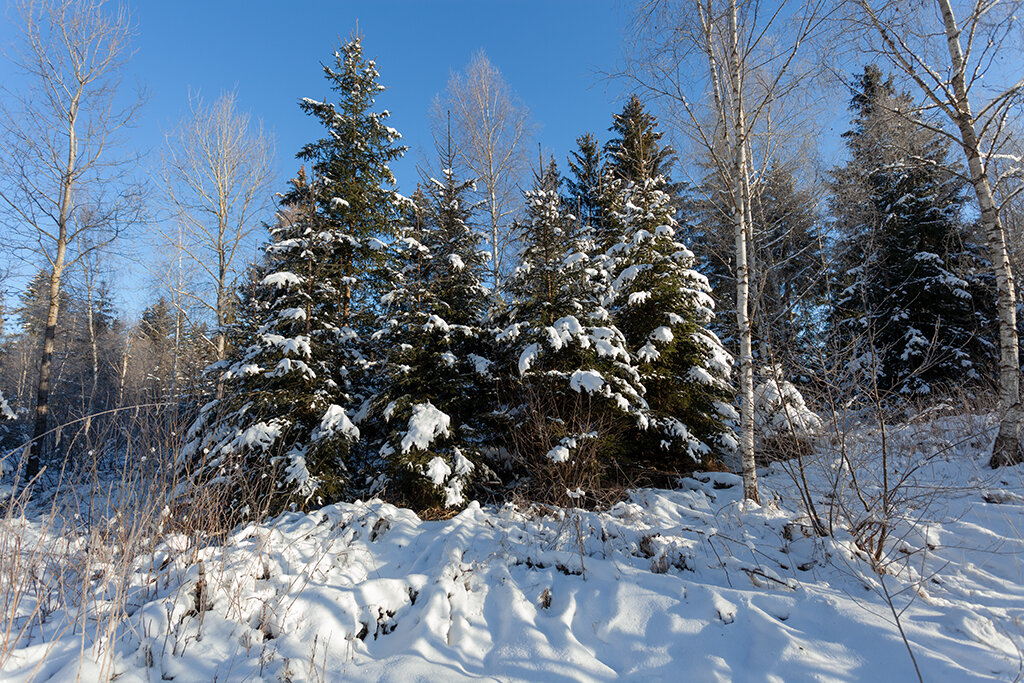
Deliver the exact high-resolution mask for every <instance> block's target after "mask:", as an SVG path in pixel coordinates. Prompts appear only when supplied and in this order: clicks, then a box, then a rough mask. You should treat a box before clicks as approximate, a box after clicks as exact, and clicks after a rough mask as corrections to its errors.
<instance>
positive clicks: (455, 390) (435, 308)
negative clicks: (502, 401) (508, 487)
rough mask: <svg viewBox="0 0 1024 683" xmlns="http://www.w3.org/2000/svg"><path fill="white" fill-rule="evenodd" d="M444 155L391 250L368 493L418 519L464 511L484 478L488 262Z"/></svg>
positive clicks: (467, 186) (467, 188)
mask: <svg viewBox="0 0 1024 683" xmlns="http://www.w3.org/2000/svg"><path fill="white" fill-rule="evenodd" d="M453 161H454V159H453V156H452V154H451V151H450V149H448V150H442V154H441V166H442V179H440V180H438V179H435V178H430V179H428V181H427V183H426V185H427V189H426V192H425V193H424V192H417V194H416V196H415V197H414V208H413V211H412V216H411V220H410V221H409V223H410V224H409V225H408V226H407V227H405V228H404V229H403V230H402V231H401V234H400V235H399V238H398V239H397V240H395V242H394V246H393V248H394V250H395V251H396V252H397V259H398V262H399V263H400V264H401V266H400V269H399V272H398V273H397V274H396V276H395V277H394V280H395V285H394V288H393V289H392V290H391V291H390V292H388V293H387V294H386V295H385V296H384V298H383V304H384V306H385V311H384V315H383V320H384V327H383V328H382V329H381V330H380V331H379V332H378V333H376V334H375V339H376V341H377V342H378V344H379V346H380V348H381V349H383V350H384V352H385V354H386V355H385V358H384V361H383V363H382V364H381V389H380V392H379V394H378V395H377V396H376V397H375V399H374V402H373V409H372V413H371V414H372V416H373V417H374V421H375V422H378V423H383V424H384V428H383V430H384V436H383V443H382V444H381V446H380V449H379V458H378V460H377V466H376V469H377V471H378V472H379V476H378V478H377V480H376V481H375V482H374V485H373V487H372V491H373V492H374V493H378V494H380V495H383V496H384V497H386V498H388V499H389V500H392V501H395V502H397V503H401V504H404V505H409V506H411V507H414V508H416V509H427V508H432V507H439V506H444V507H461V506H462V505H464V504H465V503H466V502H467V500H468V494H469V489H470V487H471V485H472V483H473V482H474V480H477V479H479V478H481V477H484V476H485V475H486V473H487V466H486V465H485V464H484V462H483V458H482V449H483V446H484V445H485V439H486V438H487V437H488V433H489V431H490V430H488V429H485V428H484V421H485V420H486V419H487V416H488V414H489V413H490V412H491V410H492V409H491V405H492V403H493V395H494V380H493V377H492V374H491V366H492V362H493V361H492V360H491V358H490V356H491V355H492V354H491V348H492V337H493V335H492V333H491V331H490V330H489V329H488V328H487V327H485V318H486V315H487V308H488V303H489V299H490V297H489V290H488V289H487V288H486V287H485V286H484V284H483V282H484V280H485V279H486V277H487V254H486V252H484V251H482V250H481V248H480V236H479V233H477V232H476V231H474V230H473V229H472V227H471V225H470V219H471V216H472V212H473V210H474V205H473V204H472V202H471V199H470V192H471V191H472V189H473V183H472V181H461V180H459V179H457V178H456V177H455V174H454V171H453V170H452V168H453Z"/></svg>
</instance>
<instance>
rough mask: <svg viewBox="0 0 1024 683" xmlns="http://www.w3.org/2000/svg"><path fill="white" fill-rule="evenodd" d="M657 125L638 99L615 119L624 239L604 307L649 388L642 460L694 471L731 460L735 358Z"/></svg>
mask: <svg viewBox="0 0 1024 683" xmlns="http://www.w3.org/2000/svg"><path fill="white" fill-rule="evenodd" d="M656 125H657V121H656V119H655V118H654V116H653V115H651V114H650V113H648V112H647V111H645V109H644V107H643V104H642V102H640V101H639V100H638V99H637V98H635V97H634V98H632V99H631V100H630V102H629V103H628V104H627V105H626V107H625V109H624V110H623V112H622V113H621V114H619V115H617V116H616V117H615V125H614V126H613V130H615V131H618V132H619V133H620V137H619V138H617V139H614V140H613V141H612V142H611V143H609V145H608V152H609V162H608V166H609V169H610V173H611V175H612V178H613V179H614V184H613V189H614V191H615V193H616V197H615V199H614V201H613V202H612V203H611V206H612V209H613V217H614V221H613V224H614V231H613V232H615V233H617V234H619V235H620V241H619V242H618V243H616V244H614V245H612V246H611V247H609V248H608V249H607V250H606V251H605V254H604V258H605V263H606V264H607V265H608V268H609V271H610V274H611V281H610V283H609V289H608V293H607V296H606V305H607V308H608V310H609V311H610V313H611V319H612V321H613V322H614V323H615V325H616V326H617V327H618V329H620V330H621V331H622V333H623V335H624V336H625V339H626V343H627V346H628V348H629V351H630V354H631V356H632V358H633V362H634V363H635V365H636V367H637V369H638V371H639V373H640V380H641V382H642V384H643V386H644V387H645V388H646V399H647V402H648V404H649V406H650V410H651V415H652V419H651V426H650V428H649V429H647V430H644V431H642V432H640V433H639V434H638V437H637V444H638V445H639V446H640V448H639V450H638V454H637V457H638V458H644V459H648V460H649V461H650V463H651V464H654V465H655V466H660V467H662V468H665V467H667V468H669V469H676V468H679V467H683V466H692V464H693V462H695V461H696V462H699V461H701V460H702V459H703V458H704V456H707V455H710V454H717V455H723V454H726V453H729V452H731V450H732V449H733V448H734V446H735V439H734V437H733V435H732V433H731V431H730V430H729V428H728V427H727V426H726V424H725V422H724V421H725V420H727V419H731V418H733V417H735V411H734V410H733V409H732V408H731V406H730V404H731V402H732V387H731V384H730V381H729V375H730V372H731V365H732V358H731V356H730V355H729V354H728V353H727V352H726V351H725V349H724V348H723V347H722V345H721V343H720V341H719V339H718V337H717V336H716V335H715V334H714V333H713V332H712V331H711V330H710V329H709V325H710V324H711V322H712V320H713V318H714V312H713V310H714V301H713V300H712V298H711V296H710V286H709V283H708V280H707V278H706V277H704V276H703V275H701V274H700V273H698V272H697V271H695V270H694V266H695V258H694V255H693V253H692V252H691V251H690V250H689V249H687V248H686V246H685V245H684V244H683V243H682V242H681V241H680V236H679V231H680V229H681V228H680V225H679V223H678V221H677V219H676V216H677V214H678V212H679V207H680V205H681V204H682V200H681V198H680V196H679V192H680V189H679V186H678V185H674V184H673V183H672V182H671V180H670V179H669V178H668V176H667V175H666V174H667V173H668V172H669V171H670V169H671V164H672V162H673V159H674V155H673V152H672V150H671V148H669V147H662V146H660V144H659V141H660V139H661V137H662V135H661V133H660V132H658V131H657V129H656Z"/></svg>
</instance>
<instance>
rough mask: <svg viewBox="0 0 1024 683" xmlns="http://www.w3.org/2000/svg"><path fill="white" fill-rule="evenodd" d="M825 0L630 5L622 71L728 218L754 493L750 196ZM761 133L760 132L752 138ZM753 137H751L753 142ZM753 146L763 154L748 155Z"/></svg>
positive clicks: (745, 442) (746, 455)
mask: <svg viewBox="0 0 1024 683" xmlns="http://www.w3.org/2000/svg"><path fill="white" fill-rule="evenodd" d="M824 12H825V5H824V2H823V1H822V0H808V1H807V2H806V3H805V4H801V5H800V6H799V7H797V3H795V2H793V3H786V2H782V3H780V4H779V5H777V6H775V7H772V8H769V7H766V6H763V5H762V4H761V3H758V2H756V0H648V1H647V2H644V3H642V4H641V5H640V7H639V8H638V11H637V18H636V23H635V26H634V32H633V41H632V45H631V48H632V52H631V54H630V60H629V62H628V66H627V70H626V73H625V75H626V76H627V77H628V78H629V79H630V80H631V81H632V82H633V83H634V85H635V86H637V87H638V88H640V89H641V90H644V91H646V92H648V93H649V94H651V95H653V96H655V97H659V98H661V99H662V100H663V101H664V102H665V103H666V104H667V105H668V106H669V107H670V109H671V110H673V111H674V112H675V114H676V119H675V120H676V122H677V123H678V124H679V126H680V128H681V129H682V131H683V132H684V133H685V134H686V135H687V137H688V138H689V139H690V140H691V141H692V143H693V144H694V146H695V147H696V148H697V149H698V150H699V151H700V152H701V154H702V156H706V158H707V159H708V161H709V165H710V168H711V171H712V173H713V174H714V176H715V177H716V178H717V181H718V185H719V187H720V189H721V196H722V197H723V198H724V199H725V202H726V206H727V210H728V212H729V214H730V219H731V220H730V222H731V224H732V233H733V237H732V241H733V256H734V263H735V274H736V328H737V333H738V339H739V366H740V378H739V379H740V381H739V384H740V400H741V417H740V421H741V428H740V451H741V458H742V467H743V488H744V496H745V497H746V498H747V499H749V500H753V501H758V500H759V497H760V496H759V494H758V487H757V472H756V468H755V462H754V358H753V344H752V336H753V329H752V325H753V316H752V315H751V306H752V301H753V299H754V297H752V292H751V284H752V282H751V262H750V259H751V258H752V252H751V245H752V242H753V241H752V238H751V231H752V223H753V220H752V215H751V205H752V202H751V197H752V196H753V193H754V192H755V191H756V187H755V185H756V183H757V182H759V179H760V178H761V177H762V176H763V175H764V174H763V171H764V170H766V169H767V168H768V167H769V165H770V163H771V159H772V156H773V153H774V144H775V143H774V142H773V138H772V132H773V129H774V125H773V124H774V122H775V121H776V119H777V118H778V114H779V111H780V109H781V108H782V106H783V103H784V102H785V100H786V98H787V97H788V96H789V95H791V94H792V93H793V92H794V91H795V90H796V89H797V87H798V86H799V85H800V84H801V82H802V81H803V79H802V76H803V75H804V73H805V71H806V69H805V67H804V65H801V64H799V63H798V62H797V55H798V53H799V52H800V49H801V47H803V45H804V43H805V42H806V41H807V40H808V39H809V38H810V37H811V36H812V35H813V34H814V33H815V32H816V31H817V30H818V29H819V27H820V25H821V22H822V16H823V14H824ZM758 138H760V139H758ZM755 142H757V143H758V144H757V145H755ZM755 150H756V151H758V152H759V155H760V160H758V159H755V158H753V152H754V151H755Z"/></svg>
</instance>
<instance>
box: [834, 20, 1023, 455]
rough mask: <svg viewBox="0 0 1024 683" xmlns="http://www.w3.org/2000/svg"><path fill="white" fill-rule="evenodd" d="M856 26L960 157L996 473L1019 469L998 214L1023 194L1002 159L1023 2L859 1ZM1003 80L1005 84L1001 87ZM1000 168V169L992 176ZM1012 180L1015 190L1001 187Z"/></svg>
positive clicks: (1011, 296)
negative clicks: (994, 329) (991, 329)
mask: <svg viewBox="0 0 1024 683" xmlns="http://www.w3.org/2000/svg"><path fill="white" fill-rule="evenodd" d="M855 6H856V9H857V11H856V12H855V14H854V15H853V16H852V17H851V20H852V22H853V23H854V24H855V25H857V26H860V27H863V28H866V29H867V31H866V35H867V36H868V41H869V43H868V49H870V50H871V51H872V52H874V53H875V54H878V55H881V56H882V57H884V58H885V59H886V60H887V61H888V62H889V63H890V64H891V65H892V66H894V67H895V68H896V69H897V70H898V71H899V72H901V73H902V74H903V75H904V76H905V77H906V78H907V79H908V80H909V81H910V82H912V83H913V84H914V85H916V86H917V88H918V89H919V90H920V92H921V94H922V95H923V97H924V100H925V104H924V108H925V109H926V110H927V111H929V112H932V113H934V114H936V115H937V116H940V117H942V118H944V119H945V120H946V122H948V123H949V124H951V126H952V129H953V130H952V131H949V130H946V129H945V128H944V127H943V126H940V125H935V126H933V130H935V131H936V132H939V133H941V134H943V135H946V136H948V137H949V138H951V139H952V140H953V142H954V143H955V144H956V146H958V147H959V148H960V149H962V150H963V152H964V155H965V159H966V162H967V169H968V172H967V174H966V175H965V176H964V177H965V179H966V180H967V181H968V182H969V183H970V185H971V187H972V188H974V193H975V196H976V198H977V201H978V209H979V210H980V217H981V224H982V228H983V234H984V238H985V242H986V246H987V248H988V253H989V259H990V260H991V262H992V268H993V271H994V274H995V280H996V289H997V294H998V298H997V310H998V316H999V350H1000V353H999V416H1000V422H999V434H998V436H997V437H996V440H995V444H994V445H993V448H992V459H991V464H992V466H993V467H998V466H1000V465H1007V464H1013V463H1019V462H1021V461H1022V459H1024V454H1022V452H1021V444H1020V437H1021V434H1020V431H1021V426H1022V422H1024V410H1022V408H1021V402H1020V351H1019V347H1018V338H1017V293H1016V289H1015V286H1014V279H1013V268H1012V266H1011V261H1010V255H1009V251H1008V245H1007V235H1006V230H1005V228H1004V226H1003V221H1002V218H1001V213H1002V210H1003V208H1004V207H1005V206H1007V204H1008V203H1009V202H1012V201H1013V199H1014V198H1015V197H1016V196H1017V195H1018V194H1020V193H1021V192H1022V191H1024V183H1021V166H1022V160H1021V159H1020V158H1019V157H1017V158H1013V157H1012V155H1011V156H1009V157H1008V156H1007V155H1006V154H1003V153H1002V152H1003V150H1004V148H1005V147H1006V145H1007V143H1008V136H1009V135H1010V133H1011V131H1012V130H1013V129H1012V126H1011V124H1012V123H1013V122H1014V117H1015V116H1019V115H1020V113H1021V105H1022V103H1024V78H1022V77H1021V74H1020V60H1019V57H1020V50H1021V48H1022V46H1024V28H1022V24H1021V22H1020V18H1019V14H1020V12H1021V10H1022V9H1024V3H1021V2H1020V0H964V1H962V2H956V3H954V1H953V0H928V1H927V2H925V3H923V4H922V3H917V2H915V3H910V2H906V1H904V0H887V1H881V0H879V1H875V0H857V1H856V3H855ZM1000 81H1002V82H1000ZM997 166H998V167H999V168H998V172H997ZM1007 183H1012V184H1013V187H1012V188H1007V187H1005V185H1006V184H1007Z"/></svg>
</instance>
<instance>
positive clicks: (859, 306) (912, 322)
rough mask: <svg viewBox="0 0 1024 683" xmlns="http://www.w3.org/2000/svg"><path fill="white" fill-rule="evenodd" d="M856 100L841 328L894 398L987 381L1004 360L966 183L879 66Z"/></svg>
mask: <svg viewBox="0 0 1024 683" xmlns="http://www.w3.org/2000/svg"><path fill="white" fill-rule="evenodd" d="M850 107H851V110H852V111H853V112H854V114H855V118H854V121H853V123H854V127H853V129H852V130H851V131H849V132H848V133H846V134H845V137H846V143H847V148H848V149H849V151H850V156H851V159H850V161H849V162H847V163H846V164H845V165H843V166H841V167H840V168H838V169H836V170H835V171H834V173H833V188H834V192H833V201H832V209H833V213H834V214H835V215H836V218H837V222H836V224H837V228H839V231H840V239H839V241H838V247H839V258H837V259H836V261H837V263H839V264H840V272H839V274H838V279H839V281H840V282H842V283H843V288H842V290H841V291H840V294H839V297H838V299H837V301H836V304H835V312H834V325H835V328H836V333H837V335H838V336H839V337H840V338H841V339H843V340H844V341H845V343H846V344H848V345H850V346H851V347H852V348H853V349H854V353H855V359H854V364H855V365H856V366H857V367H859V368H860V369H861V370H862V371H864V372H866V373H868V376H869V377H870V378H871V382H870V384H871V385H872V387H873V386H874V384H875V383H876V382H877V386H878V389H879V390H880V391H881V392H883V393H884V394H889V393H890V392H893V393H896V394H898V395H901V396H906V397H923V396H928V395H930V394H932V393H933V392H934V391H935V390H936V389H938V388H940V387H942V386H943V385H946V386H948V385H950V384H951V383H957V384H961V383H963V382H964V381H965V380H967V381H971V380H978V379H980V378H981V377H982V376H984V375H986V374H988V372H989V370H990V368H991V367H992V365H993V363H994V360H995V357H996V353H997V348H996V345H995V342H994V340H993V338H992V335H991V332H992V328H993V327H994V324H993V323H992V321H989V320H987V319H985V317H984V314H983V313H981V310H982V307H979V306H976V304H975V301H974V299H975V297H976V296H977V294H978V293H979V292H980V291H982V289H983V284H982V281H981V279H980V278H979V277H978V275H977V274H978V273H980V272H982V270H983V263H982V259H981V258H980V256H979V250H978V249H977V248H975V247H972V245H971V243H970V239H969V233H968V230H967V227H966V225H965V224H964V222H963V220H962V218H961V212H962V209H963V205H964V202H965V194H964V191H965V187H964V185H963V183H962V182H961V181H959V180H958V179H957V178H956V176H955V175H954V174H953V173H952V172H951V171H949V170H948V164H949V161H948V159H947V153H948V145H947V143H946V142H945V141H944V140H943V139H942V138H940V137H939V136H938V135H937V134H936V133H934V132H932V131H929V130H927V129H926V128H924V127H923V126H921V125H920V124H919V123H918V122H917V121H916V120H915V119H914V118H913V116H912V115H911V114H910V113H909V112H911V111H912V108H911V103H910V101H909V99H908V98H907V96H906V95H901V94H899V93H897V92H895V91H894V89H893V86H892V83H891V80H885V79H884V77H883V75H882V74H881V72H880V71H879V70H878V69H877V68H875V67H871V66H869V67H867V68H866V69H865V71H864V72H863V74H861V75H860V76H858V77H857V80H856V82H855V84H854V96H853V99H852V101H851V105H850ZM980 313H981V315H979V314H980Z"/></svg>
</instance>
